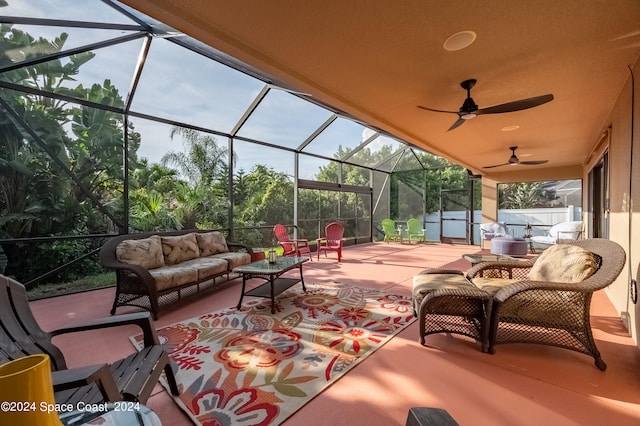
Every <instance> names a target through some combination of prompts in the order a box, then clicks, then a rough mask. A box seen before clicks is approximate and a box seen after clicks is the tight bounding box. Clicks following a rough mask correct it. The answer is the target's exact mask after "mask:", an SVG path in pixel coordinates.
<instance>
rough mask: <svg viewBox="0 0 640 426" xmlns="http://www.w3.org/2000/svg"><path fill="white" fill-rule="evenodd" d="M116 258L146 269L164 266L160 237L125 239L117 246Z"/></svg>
mask: <svg viewBox="0 0 640 426" xmlns="http://www.w3.org/2000/svg"><path fill="white" fill-rule="evenodd" d="M116 258H117V259H118V260H119V261H120V262H124V263H128V264H130V265H138V266H142V267H143V268H145V269H154V268H161V267H163V266H164V257H163V256H162V244H161V242H160V237H159V236H157V235H154V236H151V237H149V238H143V239H140V240H124V241H122V242H121V243H120V244H118V246H117V247H116Z"/></svg>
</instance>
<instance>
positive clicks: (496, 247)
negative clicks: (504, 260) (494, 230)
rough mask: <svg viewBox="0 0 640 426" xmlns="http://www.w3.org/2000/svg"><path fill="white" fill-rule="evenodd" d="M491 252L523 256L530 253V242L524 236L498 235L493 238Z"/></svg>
mask: <svg viewBox="0 0 640 426" xmlns="http://www.w3.org/2000/svg"><path fill="white" fill-rule="evenodd" d="M491 253H492V254H502V255H505V256H512V257H523V256H526V255H527V253H528V243H527V241H526V240H525V239H524V238H515V237H496V238H494V239H492V240H491Z"/></svg>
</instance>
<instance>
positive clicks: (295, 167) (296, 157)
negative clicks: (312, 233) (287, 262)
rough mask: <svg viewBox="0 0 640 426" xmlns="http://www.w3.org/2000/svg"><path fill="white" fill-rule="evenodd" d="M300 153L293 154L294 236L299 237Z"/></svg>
mask: <svg viewBox="0 0 640 426" xmlns="http://www.w3.org/2000/svg"><path fill="white" fill-rule="evenodd" d="M299 157H300V154H299V153H297V152H296V153H294V154H293V181H294V183H293V238H294V239H295V238H298V190H299V189H298V176H299V173H298V167H299V165H300V161H299V160H300V158H299Z"/></svg>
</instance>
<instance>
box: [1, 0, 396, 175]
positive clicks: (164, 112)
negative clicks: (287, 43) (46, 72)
mask: <svg viewBox="0 0 640 426" xmlns="http://www.w3.org/2000/svg"><path fill="white" fill-rule="evenodd" d="M8 3H9V6H8V7H4V8H2V10H1V12H2V14H4V15H9V16H25V17H38V18H50V19H68V20H79V21H97V22H109V23H126V24H131V23H132V22H131V21H130V20H128V18H126V17H124V16H122V15H120V14H119V13H117V12H116V11H115V10H114V9H113V8H111V7H109V6H107V5H105V4H104V3H102V2H100V1H97V0H92V1H86V0H8ZM14 27H15V28H18V29H21V30H23V31H25V32H27V33H29V34H30V35H32V36H34V37H44V38H46V39H48V40H50V41H51V40H53V39H54V38H55V37H57V36H59V35H60V33H62V32H67V33H68V34H69V38H68V40H67V42H66V43H65V46H64V48H65V49H68V48H74V47H78V46H82V45H85V44H91V43H95V42H97V41H100V40H108V39H113V38H116V37H121V36H123V35H125V34H128V33H131V32H126V31H122V30H104V29H84V28H61V27H46V26H33V25H29V26H27V25H15V26H14ZM142 46H143V42H142V40H141V39H138V40H134V41H130V42H127V43H122V44H117V45H114V46H110V47H106V48H101V49H94V50H93V52H94V53H95V57H94V59H92V60H91V61H88V62H87V63H86V64H84V65H83V66H82V67H81V68H80V73H79V74H78V75H77V76H75V81H72V82H67V83H65V86H66V87H75V86H76V85H77V84H83V85H84V86H85V87H87V86H91V85H92V84H94V83H102V82H104V81H105V79H109V80H110V82H111V84H112V85H114V86H115V87H117V88H118V90H119V92H120V94H121V95H122V96H123V97H125V96H126V94H127V93H128V92H129V89H130V86H131V84H132V79H133V73H134V70H135V67H136V63H137V61H138V57H139V55H140V52H141V49H142ZM16 54H17V55H18V57H19V55H20V52H17V53H16ZM62 61H63V62H65V61H68V59H66V58H63V59H62ZM264 86H265V83H264V82H262V81H260V80H258V79H255V78H253V77H250V76H248V75H246V74H243V73H241V72H239V71H236V70H233V69H231V68H229V67H227V66H226V65H223V64H220V63H217V62H215V61H213V60H211V59H209V58H206V57H203V56H201V55H199V54H197V53H194V52H191V51H189V50H188V49H185V48H182V47H181V46H178V45H176V44H175V43H172V42H170V41H169V40H167V39H164V38H162V37H154V38H153V39H152V42H151V48H150V50H149V54H148V56H147V59H146V61H145V63H144V68H143V72H142V76H141V78H140V81H139V84H138V86H137V88H136V91H135V95H134V97H133V101H132V104H131V110H132V111H135V112H140V113H144V114H149V115H153V116H157V117H161V118H164V119H168V120H173V121H178V122H184V123H187V124H190V125H194V126H198V127H202V128H207V129H212V130H215V131H220V132H222V133H230V132H231V131H232V129H233V128H234V126H236V124H237V123H238V121H239V120H240V118H241V117H242V116H243V115H244V114H245V113H246V111H247V109H248V108H249V106H250V105H251V103H252V102H253V101H254V99H255V98H256V96H257V95H258V94H259V93H260V91H261V90H262V89H263V88H264ZM331 116H332V112H330V111H328V110H325V109H323V108H321V107H319V106H317V105H315V104H313V103H311V102H307V101H304V100H303V99H300V98H298V97H296V96H293V95H292V94H290V93H288V92H287V91H285V90H277V89H272V90H270V91H269V93H268V94H267V96H266V97H265V98H264V99H263V100H262V101H261V103H260V104H259V105H258V107H257V108H256V109H255V111H254V112H253V113H252V114H251V115H250V116H249V118H248V119H247V121H246V122H245V124H244V125H243V126H242V127H241V128H240V130H239V132H238V136H242V137H245V138H249V139H254V140H260V141H264V142H267V143H271V144H275V145H279V146H285V147H288V148H292V149H293V148H296V147H298V146H299V145H300V144H301V143H303V142H304V141H305V140H306V139H307V138H308V137H309V136H310V135H311V134H312V133H313V132H314V131H315V130H316V129H317V128H318V127H319V126H321V125H322V124H323V123H324V122H325V121H326V120H327V119H329V118H330V117H331ZM131 121H132V122H133V124H134V126H135V130H136V131H138V132H139V133H140V134H141V136H142V143H141V147H140V149H139V151H138V156H139V157H144V158H147V159H148V160H149V162H150V163H158V162H160V160H161V158H162V157H163V156H164V154H166V153H167V152H169V151H174V152H175V151H181V150H183V143H182V141H181V140H171V138H170V131H171V127H170V126H168V125H165V124H162V123H158V122H153V121H149V120H143V119H137V118H135V117H132V119H131ZM374 133H375V132H374V131H373V130H371V129H368V128H366V127H364V126H362V125H360V124H358V123H355V122H352V121H350V120H347V119H344V118H342V117H340V118H338V119H337V120H335V121H334V122H333V123H332V124H331V125H330V126H329V127H328V128H327V129H326V130H325V131H324V132H323V133H321V134H320V135H319V136H318V137H317V138H316V140H314V141H313V142H312V143H311V144H309V145H308V147H307V149H306V150H307V151H308V152H310V153H315V154H318V155H323V156H327V157H333V156H334V153H335V152H336V151H337V150H338V147H339V146H342V147H343V148H350V149H353V148H355V147H357V146H358V145H360V143H361V142H362V141H363V140H365V139H367V138H368V137H370V136H371V135H372V134H374ZM214 137H215V139H216V140H217V141H218V142H219V143H221V144H222V145H223V146H226V145H227V139H226V138H225V137H218V136H214ZM382 144H394V145H398V146H399V145H400V143H399V142H398V141H394V140H392V139H390V138H378V139H376V140H375V142H374V143H372V144H371V145H370V148H371V149H379V148H380V146H381V145H382ZM234 150H235V152H236V157H237V159H238V161H237V163H236V164H237V166H238V168H243V169H244V170H245V171H246V172H248V171H249V170H250V169H251V168H252V167H253V165H254V164H258V163H260V164H265V165H267V166H268V167H271V168H273V169H274V170H276V171H279V172H285V173H287V174H289V175H291V176H293V174H294V159H293V158H294V157H293V154H292V153H290V152H286V151H282V150H277V149H272V148H268V147H264V146H261V145H258V144H252V143H249V142H239V141H236V142H234ZM327 163H328V162H327V160H323V159H318V158H316V157H305V158H304V160H301V164H304V167H300V172H299V177H300V178H303V179H313V178H314V177H315V175H317V172H318V171H319V169H320V167H322V166H325V165H326V164H327Z"/></svg>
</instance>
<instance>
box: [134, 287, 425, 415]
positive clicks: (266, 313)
mask: <svg viewBox="0 0 640 426" xmlns="http://www.w3.org/2000/svg"><path fill="white" fill-rule="evenodd" d="M247 299H248V300H247ZM247 299H245V301H246V302H245V304H244V305H243V307H242V309H241V310H237V309H235V308H228V309H223V310H220V311H216V312H212V313H209V314H206V315H203V316H200V317H197V318H191V319H189V320H186V321H182V322H179V323H176V324H173V325H170V326H167V327H164V328H161V329H159V330H158V336H159V338H160V341H161V343H162V344H163V346H164V347H165V348H166V349H167V352H168V353H169V355H170V357H171V358H172V359H173V361H175V363H176V365H177V366H178V367H179V370H178V372H177V374H176V380H177V382H178V386H179V388H180V390H181V394H180V396H179V397H176V401H177V403H178V404H179V405H180V406H181V407H182V408H183V409H184V410H185V411H186V412H187V413H188V414H189V415H190V416H191V418H192V419H193V420H194V422H195V423H196V424H201V425H277V424H280V423H281V422H283V421H284V420H285V419H287V418H288V417H289V416H291V415H292V414H293V413H294V412H296V411H297V410H298V409H300V408H301V407H302V406H303V405H304V404H306V403H307V402H309V401H310V400H311V399H312V398H313V397H315V396H316V395H318V394H319V393H320V392H322V390H323V389H325V388H326V387H327V386H329V385H330V384H331V383H333V382H335V381H336V380H338V379H339V378H340V377H341V376H343V375H344V374H345V373H347V372H348V371H349V370H350V369H351V368H353V367H354V366H356V365H357V364H358V363H359V362H361V361H362V360H364V359H365V358H366V357H367V356H369V355H371V354H372V353H373V352H374V351H375V350H376V349H378V348H380V347H381V346H382V345H384V344H385V343H386V342H387V341H389V340H390V339H391V338H392V337H393V336H394V335H396V334H397V333H399V332H400V331H401V330H402V329H404V328H405V327H406V326H408V325H409V324H411V323H412V322H413V321H414V317H413V311H412V308H411V298H409V297H403V296H397V295H394V294H389V293H386V292H384V291H379V290H373V289H368V288H360V287H355V286H350V285H342V284H337V283H316V284H310V285H307V291H306V293H305V292H303V291H302V286H301V285H299V284H298V285H296V286H295V287H293V288H291V289H289V290H288V291H286V292H284V293H282V294H281V295H280V296H278V297H277V299H276V302H277V306H276V313H275V314H271V301H270V300H269V299H259V298H252V297H248V298H247ZM132 341H133V342H134V344H135V345H136V346H138V347H140V345H141V336H135V337H133V338H132ZM165 387H166V383H165Z"/></svg>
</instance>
